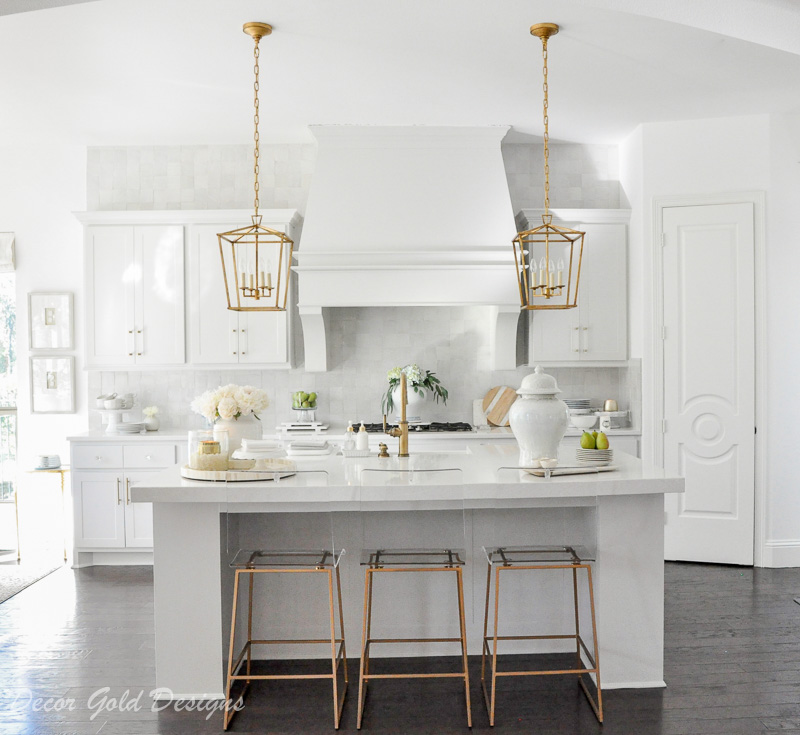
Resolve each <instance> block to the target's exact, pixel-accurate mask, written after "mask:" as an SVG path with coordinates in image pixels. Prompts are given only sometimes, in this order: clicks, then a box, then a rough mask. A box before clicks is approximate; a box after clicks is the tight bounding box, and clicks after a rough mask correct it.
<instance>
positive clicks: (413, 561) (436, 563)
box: [357, 549, 472, 730]
mask: <svg viewBox="0 0 800 735" xmlns="http://www.w3.org/2000/svg"><path fill="white" fill-rule="evenodd" d="M464 558H465V554H464V550H463V549H365V550H364V552H363V554H362V557H361V564H362V566H364V567H366V580H365V582H366V584H365V587H364V623H363V633H362V637H361V666H360V669H359V676H358V724H357V728H358V729H359V730H360V729H361V721H362V718H363V716H364V703H365V700H366V696H367V684H368V683H369V681H370V680H371V679H432V678H438V679H443V678H458V679H463V680H464V693H465V697H466V703H467V727H472V708H471V706H470V697H469V671H468V669H467V627H466V622H465V617H464V579H463V574H462V569H463V567H464ZM408 572H449V573H451V574H455V577H456V585H457V592H458V617H459V630H460V636H459V637H458V638H373V637H372V590H373V581H374V577H375V575H376V574H392V573H408ZM426 642H427V643H433V642H436V643H460V644H461V660H462V668H461V671H456V672H452V673H440V674H430V673H427V674H426V673H418V674H413V673H412V674H371V673H370V647H371V645H372V644H373V643H426Z"/></svg>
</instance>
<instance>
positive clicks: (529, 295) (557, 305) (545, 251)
mask: <svg viewBox="0 0 800 735" xmlns="http://www.w3.org/2000/svg"><path fill="white" fill-rule="evenodd" d="M556 33H558V26H557V25H556V24H555V23H537V24H536V25H533V26H531V35H533V36H537V37H538V38H540V39H541V40H542V57H543V60H544V84H543V85H542V89H543V91H544V105H543V117H544V214H543V215H542V224H541V226H540V227H535V228H533V229H532V230H525V231H524V232H520V233H519V234H518V235H517V236H516V237H515V238H514V241H513V244H514V261H515V263H516V269H517V279H518V280H519V298H520V304H521V306H522V308H523V309H529V310H534V309H574V308H575V307H576V306H577V305H578V285H579V283H580V277H581V260H582V258H583V238H584V235H585V234H586V233H584V232H579V231H578V230H571V229H569V228H568V227H559V226H557V225H554V224H552V222H553V215H552V214H550V147H549V141H550V133H549V120H548V115H547V108H548V88H547V40H548V39H549V38H550V36H554V35H555V34H556Z"/></svg>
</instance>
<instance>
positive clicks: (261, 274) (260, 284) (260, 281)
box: [258, 271, 264, 288]
mask: <svg viewBox="0 0 800 735" xmlns="http://www.w3.org/2000/svg"><path fill="white" fill-rule="evenodd" d="M258 287H259V288H263V287H264V271H259V272H258Z"/></svg>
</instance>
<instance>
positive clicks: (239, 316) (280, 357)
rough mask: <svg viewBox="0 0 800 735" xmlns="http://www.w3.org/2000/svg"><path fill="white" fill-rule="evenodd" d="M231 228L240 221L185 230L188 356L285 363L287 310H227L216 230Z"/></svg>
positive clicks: (229, 362)
mask: <svg viewBox="0 0 800 735" xmlns="http://www.w3.org/2000/svg"><path fill="white" fill-rule="evenodd" d="M237 226H241V222H240V223H238V225H237V224H236V223H230V222H229V223H222V224H218V225H192V226H191V227H190V228H189V237H188V242H189V254H188V258H189V328H190V332H189V360H190V362H192V363H196V364H205V365H208V364H220V365H245V364H246V365H264V366H281V367H284V366H288V362H289V357H288V354H289V347H288V344H289V334H288V331H289V330H288V324H289V321H288V319H289V317H288V312H286V311H253V312H247V311H241V312H236V311H231V310H230V309H228V301H227V297H226V295H225V281H224V277H223V272H222V259H221V258H220V252H219V240H218V239H217V233H218V232H225V231H226V230H232V229H234V228H235V227H237ZM267 226H272V225H269V224H268V225H267Z"/></svg>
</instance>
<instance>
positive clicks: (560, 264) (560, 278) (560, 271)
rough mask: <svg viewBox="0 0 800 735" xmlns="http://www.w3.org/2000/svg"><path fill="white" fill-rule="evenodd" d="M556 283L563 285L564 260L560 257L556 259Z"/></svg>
mask: <svg viewBox="0 0 800 735" xmlns="http://www.w3.org/2000/svg"><path fill="white" fill-rule="evenodd" d="M558 285H559V286H563V285H564V261H563V260H561V259H560V260H559V261H558Z"/></svg>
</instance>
